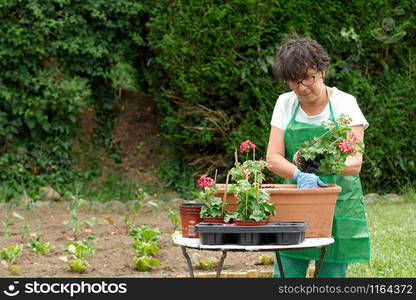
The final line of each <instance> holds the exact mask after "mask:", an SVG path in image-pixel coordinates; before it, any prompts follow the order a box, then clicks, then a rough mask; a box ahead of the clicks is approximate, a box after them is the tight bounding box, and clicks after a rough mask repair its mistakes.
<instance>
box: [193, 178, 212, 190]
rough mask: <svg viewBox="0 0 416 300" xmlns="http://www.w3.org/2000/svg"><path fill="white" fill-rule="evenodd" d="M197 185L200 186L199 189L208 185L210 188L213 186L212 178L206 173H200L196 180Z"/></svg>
mask: <svg viewBox="0 0 416 300" xmlns="http://www.w3.org/2000/svg"><path fill="white" fill-rule="evenodd" d="M197 182H198V187H200V188H201V189H203V188H205V187H208V188H212V187H213V186H214V183H213V182H214V179H212V178H211V177H209V176H207V175H202V176H201V177H200V178H199V179H198V180H197Z"/></svg>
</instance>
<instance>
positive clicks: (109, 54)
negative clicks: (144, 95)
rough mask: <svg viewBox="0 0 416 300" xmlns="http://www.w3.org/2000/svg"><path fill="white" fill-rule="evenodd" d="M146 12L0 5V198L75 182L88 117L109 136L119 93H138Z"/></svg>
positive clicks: (129, 5)
mask: <svg viewBox="0 0 416 300" xmlns="http://www.w3.org/2000/svg"><path fill="white" fill-rule="evenodd" d="M144 12H145V6H144V3H142V1H129V0H121V1H105V0H82V1H81V0H75V1H74V0H19V1H15V0H8V1H6V0H3V1H1V2H0V18H1V20H2V22H1V25H0V65H1V69H2V71H1V73H0V74H1V75H0V99H1V101H0V169H1V170H2V172H1V173H0V181H1V185H0V196H1V198H6V199H7V198H11V197H13V195H14V193H15V192H17V193H21V192H22V191H23V190H36V189H37V188H38V187H39V185H46V184H51V185H54V186H56V185H59V184H63V183H65V182H71V181H72V180H74V179H75V175H76V174H77V171H76V170H75V169H74V167H73V166H74V157H73V155H72V153H71V149H72V145H73V142H74V137H75V133H76V132H75V131H76V128H77V127H76V125H77V120H78V117H79V116H80V114H81V113H83V112H84V111H85V110H86V109H89V110H95V111H96V113H97V115H98V116H99V117H101V118H100V121H101V124H102V126H101V129H102V130H100V132H104V133H106V135H107V136H110V133H111V131H110V130H107V131H106V130H105V129H106V128H107V129H109V128H111V116H112V115H113V112H114V109H113V105H114V102H115V100H116V95H117V89H118V88H119V87H125V88H129V89H132V90H135V89H136V90H138V89H139V86H140V82H139V80H138V78H137V77H138V75H137V70H138V69H139V68H138V67H137V66H138V65H139V63H138V61H137V60H138V58H140V51H139V50H138V49H139V47H141V46H142V45H143V44H144V41H143V39H142V31H143V30H144V26H143V24H142V22H144V20H143V16H144V15H145V14H144ZM103 128H104V129H103ZM104 138H105V137H103V141H105V140H104ZM108 139H109V138H108V137H107V140H108Z"/></svg>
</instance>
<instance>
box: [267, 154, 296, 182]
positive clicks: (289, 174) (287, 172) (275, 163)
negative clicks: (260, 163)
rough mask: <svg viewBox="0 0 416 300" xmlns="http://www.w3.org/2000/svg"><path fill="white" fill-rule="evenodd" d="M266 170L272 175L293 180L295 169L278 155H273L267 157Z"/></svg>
mask: <svg viewBox="0 0 416 300" xmlns="http://www.w3.org/2000/svg"><path fill="white" fill-rule="evenodd" d="M266 160H267V168H268V169H269V170H270V171H271V172H273V173H274V174H276V175H278V176H280V177H283V178H286V179H293V173H295V170H296V167H295V165H294V164H292V163H290V162H289V161H288V160H287V159H286V158H284V157H283V156H281V155H280V154H277V153H273V154H270V155H268V156H267V158H266Z"/></svg>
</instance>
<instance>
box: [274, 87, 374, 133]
mask: <svg viewBox="0 0 416 300" xmlns="http://www.w3.org/2000/svg"><path fill="white" fill-rule="evenodd" d="M330 101H331V106H332V111H333V112H334V118H335V119H338V117H339V116H340V115H341V114H342V113H345V114H348V115H349V116H350V117H351V118H352V122H351V123H350V126H354V125H364V129H366V128H367V127H368V122H367V120H366V119H365V117H364V115H363V113H362V112H361V109H360V107H359V106H358V103H357V100H356V99H355V97H354V96H352V95H350V94H347V93H345V92H343V91H341V90H339V89H337V88H336V87H334V88H333V93H332V95H331V97H330ZM298 103H299V100H298V97H297V96H296V94H295V92H293V91H292V92H288V93H284V94H282V95H280V96H279V98H278V99H277V101H276V105H275V107H274V110H273V116H272V120H271V122H270V125H272V126H275V127H278V128H280V129H282V130H285V129H286V127H287V125H288V124H289V122H290V120H291V118H292V116H293V113H294V112H295V110H296V107H297V106H298ZM330 114H331V112H330V109H329V103H328V104H327V105H326V106H325V109H324V110H323V111H322V112H321V113H320V114H319V115H315V116H308V115H307V114H306V113H305V112H304V111H303V109H302V107H300V106H299V110H298V113H297V114H296V118H295V119H296V121H299V122H303V123H308V124H314V125H320V124H321V123H322V122H323V121H326V120H328V119H329V117H330Z"/></svg>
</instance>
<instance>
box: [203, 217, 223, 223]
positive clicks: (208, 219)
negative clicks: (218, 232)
mask: <svg viewBox="0 0 416 300" xmlns="http://www.w3.org/2000/svg"><path fill="white" fill-rule="evenodd" d="M202 221H204V222H207V223H224V218H223V217H218V218H214V217H206V218H202Z"/></svg>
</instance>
